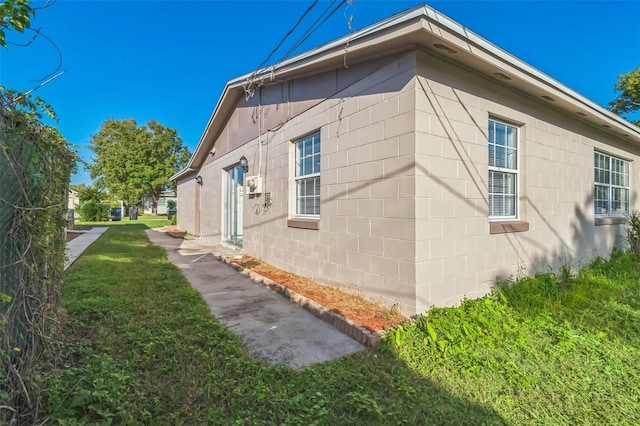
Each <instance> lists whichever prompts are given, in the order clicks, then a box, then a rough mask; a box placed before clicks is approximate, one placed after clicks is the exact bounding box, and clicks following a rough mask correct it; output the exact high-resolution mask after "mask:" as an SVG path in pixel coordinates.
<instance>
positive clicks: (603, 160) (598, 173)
mask: <svg viewBox="0 0 640 426" xmlns="http://www.w3.org/2000/svg"><path fill="white" fill-rule="evenodd" d="M593 163H594V167H593V172H594V178H593V181H594V189H593V199H594V206H595V214H596V216H622V215H626V214H628V213H629V162H628V161H626V160H622V159H620V158H616V157H613V156H611V155H607V154H603V153H601V152H596V153H595V155H594V159H593Z"/></svg>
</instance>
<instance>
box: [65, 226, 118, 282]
mask: <svg viewBox="0 0 640 426" xmlns="http://www.w3.org/2000/svg"><path fill="white" fill-rule="evenodd" d="M107 229H109V228H108V227H105V226H103V227H97V228H91V229H90V230H88V231H71V232H79V233H81V234H82V235H79V236H77V237H75V238H74V239H73V240H71V241H67V257H66V259H65V261H64V270H65V271H66V270H67V268H68V267H69V266H71V265H72V264H73V262H75V261H76V259H77V258H78V257H80V255H81V254H82V252H83V251H85V250H86V249H87V247H89V246H90V245H91V244H93V242H94V241H95V240H97V239H98V238H100V236H101V235H102V234H104V233H105V232H106V230H107Z"/></svg>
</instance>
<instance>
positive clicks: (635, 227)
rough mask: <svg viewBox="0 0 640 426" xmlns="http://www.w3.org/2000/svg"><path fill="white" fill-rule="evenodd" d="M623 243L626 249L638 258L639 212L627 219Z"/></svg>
mask: <svg viewBox="0 0 640 426" xmlns="http://www.w3.org/2000/svg"><path fill="white" fill-rule="evenodd" d="M626 225H627V226H626V237H625V242H626V244H627V249H628V250H629V251H630V252H631V253H633V254H634V255H636V256H638V257H640V212H639V211H634V212H631V213H630V214H629V217H627V224H626Z"/></svg>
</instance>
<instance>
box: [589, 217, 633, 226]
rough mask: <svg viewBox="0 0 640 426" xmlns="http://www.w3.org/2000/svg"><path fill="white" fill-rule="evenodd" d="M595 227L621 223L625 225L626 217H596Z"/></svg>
mask: <svg viewBox="0 0 640 426" xmlns="http://www.w3.org/2000/svg"><path fill="white" fill-rule="evenodd" d="M595 223H596V226H602V225H621V224H623V223H627V218H626V217H617V216H609V217H596V221H595Z"/></svg>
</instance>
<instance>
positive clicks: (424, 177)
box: [174, 7, 640, 314]
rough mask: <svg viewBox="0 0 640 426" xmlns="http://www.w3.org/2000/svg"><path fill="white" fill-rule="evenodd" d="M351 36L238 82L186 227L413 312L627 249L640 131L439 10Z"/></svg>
mask: <svg viewBox="0 0 640 426" xmlns="http://www.w3.org/2000/svg"><path fill="white" fill-rule="evenodd" d="M344 45H345V40H339V41H337V42H335V43H332V44H329V45H328V46H327V47H326V48H325V49H324V50H322V49H320V50H319V51H314V52H312V53H310V54H308V55H305V54H303V55H301V56H300V57H299V58H294V59H293V60H291V62H290V63H288V64H285V65H283V67H282V69H280V70H276V71H273V72H272V73H271V74H270V75H269V76H268V77H267V76H264V78H263V80H261V83H260V84H253V81H252V80H251V78H246V79H245V77H243V78H241V79H238V80H234V81H232V82H230V83H229V84H228V85H227V87H226V88H225V91H224V93H223V95H222V98H221V100H220V102H219V103H218V105H217V107H216V110H215V111H214V114H213V115H212V118H211V120H210V122H209V123H208V125H207V129H206V130H205V133H204V134H203V137H202V139H201V141H200V144H199V145H198V148H197V149H196V152H195V153H194V156H193V157H192V159H191V161H190V163H189V166H188V167H187V168H185V170H183V171H181V172H180V173H178V174H177V175H176V176H174V179H176V180H177V182H178V210H179V214H178V225H179V226H180V228H182V229H183V230H186V231H188V232H191V233H193V234H195V235H198V236H200V237H201V238H203V239H205V240H208V241H211V242H214V243H226V244H229V245H231V246H235V247H237V248H239V249H240V248H241V249H242V250H243V251H244V252H246V253H247V254H250V255H252V256H255V257H258V258H260V259H263V260H265V261H266V262H269V263H271V264H273V265H274V266H277V267H279V268H282V269H285V270H288V271H291V272H294V273H297V274H300V275H303V276H306V277H309V278H311V279H314V280H316V281H318V282H321V283H325V284H335V285H340V286H343V287H346V288H349V289H353V290H355V291H358V292H361V293H364V294H366V295H369V296H372V297H374V298H377V299H378V300H380V301H381V302H383V303H385V304H387V305H396V306H398V307H399V308H400V309H401V310H402V311H403V312H404V313H407V314H413V313H416V312H423V311H425V310H426V309H428V308H429V307H431V306H450V305H454V304H457V303H458V302H460V301H461V300H462V299H463V298H464V297H478V296H482V295H484V294H486V293H487V292H488V291H490V290H491V287H492V285H493V284H494V282H495V280H496V279H497V278H498V277H506V276H510V275H516V274H522V273H534V272H536V271H541V270H547V269H548V268H549V267H551V268H558V267H559V266H560V265H574V266H576V265H577V263H580V262H586V261H588V260H590V259H592V258H593V257H594V256H597V255H602V256H607V255H608V254H609V253H610V251H611V249H612V248H613V247H614V246H616V245H618V246H619V245H620V244H621V242H622V241H621V237H622V234H623V227H622V226H623V225H622V224H623V222H624V215H625V214H626V213H628V212H629V211H630V210H633V209H637V208H638V205H639V204H638V203H639V202H638V197H637V194H636V189H635V188H637V187H638V185H639V184H640V182H639V181H638V177H637V173H636V171H635V164H638V160H640V158H639V155H640V150H639V149H638V147H639V146H640V129H638V128H637V127H635V126H632V125H630V124H629V123H626V122H624V121H623V120H622V119H620V118H619V117H616V116H614V115H612V114H611V113H608V112H606V111H604V110H602V108H600V107H598V106H597V105H595V104H593V103H592V102H590V101H588V100H586V99H585V98H583V97H581V96H580V95H579V94H576V93H575V92H572V91H571V90H570V89H568V88H566V87H564V86H562V85H561V84H560V83H558V82H555V81H553V80H552V79H550V78H549V77H547V76H545V75H543V74H541V73H540V72H539V71H537V70H535V69H533V68H531V67H530V66H528V65H527V64H524V63H522V62H520V61H519V60H517V58H514V57H512V56H509V55H508V54H507V53H505V52H503V51H500V50H499V49H497V48H495V46H493V45H490V44H489V43H488V42H486V41H485V40H483V39H480V38H479V37H478V36H475V35H473V34H471V33H469V32H468V30H466V29H464V27H462V26H459V25H458V24H456V23H454V22H452V21H450V20H447V19H445V18H443V15H440V14H438V13H437V12H436V11H434V10H433V9H431V8H428V7H420V8H416V9H414V10H412V11H408V12H406V13H404V14H401V15H397V16H395V17H391V18H389V20H386V21H383V22H382V23H379V24H377V25H376V26H373V27H371V28H369V29H365V30H362V31H361V32H360V33H357V34H355V35H353V36H351V37H350V38H349V51H348V53H347V51H346V50H345V48H344ZM274 76H275V77H274ZM254 81H255V80H254ZM245 164H246V165H245ZM248 182H252V183H257V186H252V185H248V184H247V183H248Z"/></svg>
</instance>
